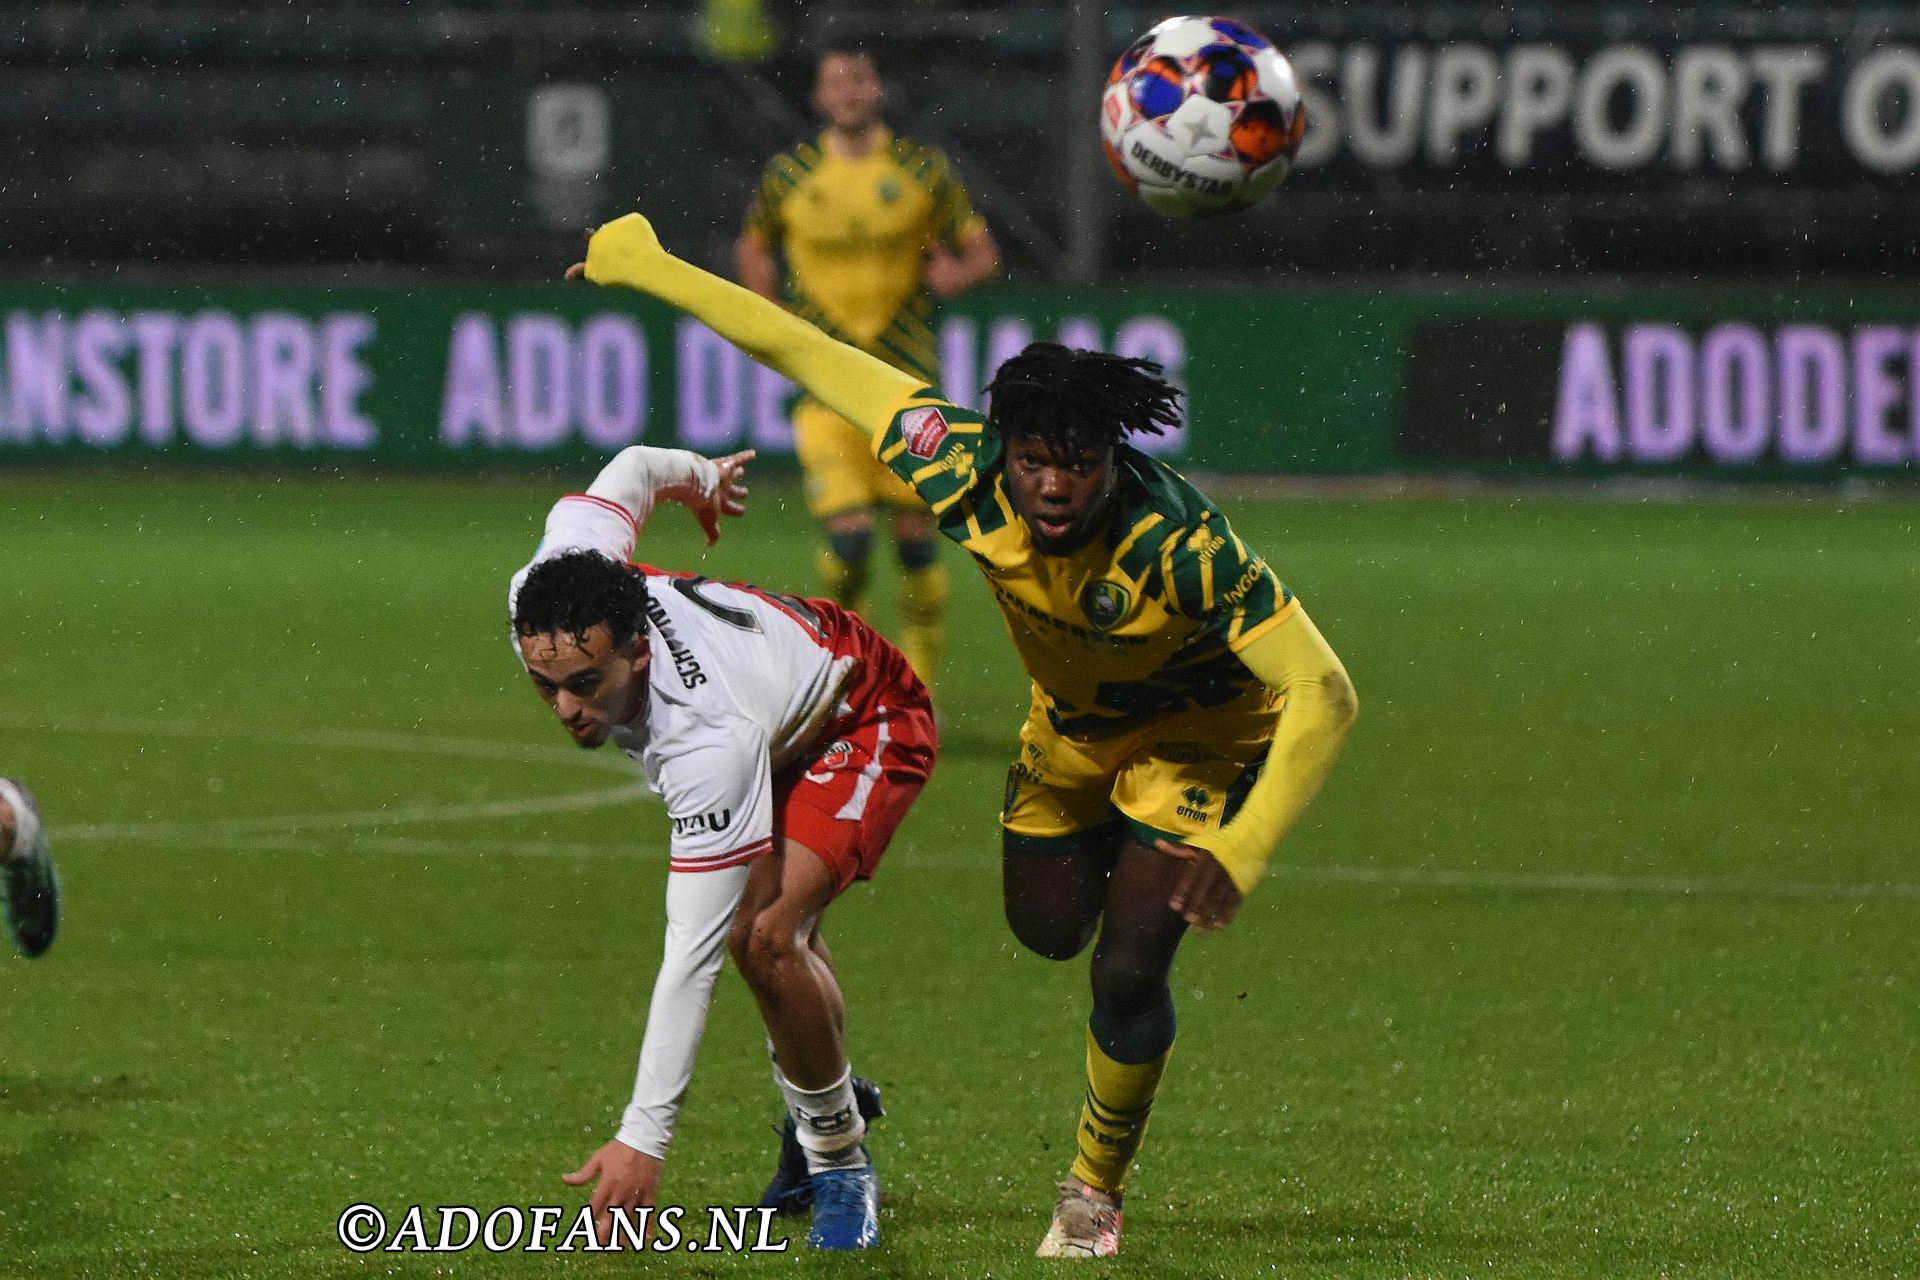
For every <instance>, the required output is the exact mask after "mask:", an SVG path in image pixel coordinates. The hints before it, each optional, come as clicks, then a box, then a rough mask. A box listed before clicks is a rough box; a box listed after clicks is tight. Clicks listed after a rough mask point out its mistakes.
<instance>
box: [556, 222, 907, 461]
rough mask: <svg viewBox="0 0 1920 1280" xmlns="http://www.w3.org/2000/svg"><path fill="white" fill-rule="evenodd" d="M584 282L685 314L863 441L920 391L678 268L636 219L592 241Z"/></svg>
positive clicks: (694, 271)
mask: <svg viewBox="0 0 1920 1280" xmlns="http://www.w3.org/2000/svg"><path fill="white" fill-rule="evenodd" d="M586 275H587V279H589V280H591V281H592V282H593V283H595V284H599V285H618V286H620V287H622V288H627V289H637V290H639V291H640V292H641V293H646V294H651V295H652V296H654V297H656V298H658V299H660V301H662V302H664V303H666V304H667V305H668V306H671V307H674V308H677V309H678V310H680V311H683V312H685V313H686V314H688V315H690V316H692V317H693V318H694V319H696V320H698V321H700V322H701V323H703V324H705V325H706V326H707V327H708V328H709V329H711V330H713V331H714V332H715V333H717V334H719V335H720V336H721V337H723V338H725V339H726V340H727V341H728V342H731V343H732V344H733V345H734V346H736V347H739V348H740V349H741V350H742V351H744V352H746V353H747V354H748V355H750V356H752V357H753V358H754V359H755V360H758V361H759V362H760V363H761V364H763V365H765V366H767V367H768V368H769V369H772V370H773V371H774V372H776V373H781V374H785V375H786V376H787V377H789V378H791V379H793V380H794V381H795V382H797V383H799V384H800V385H801V386H802V387H803V388H805V389H806V390H807V391H808V392H809V393H810V394H811V395H813V396H814V398H816V399H818V400H819V401H821V402H822V403H824V404H825V405H826V406H827V407H828V408H830V409H832V410H833V411H834V412H835V413H838V414H839V415H840V416H841V417H843V418H845V419H847V421H849V422H852V423H854V424H855V425H857V426H859V427H860V428H861V429H863V430H864V431H866V432H867V433H868V434H869V435H878V434H880V433H881V432H882V431H885V430H886V429H887V425H888V424H889V423H891V422H892V421H893V416H894V414H896V413H898V412H899V411H900V410H901V409H902V408H903V407H905V405H906V402H907V401H908V400H910V399H912V398H913V396H914V393H915V392H917V391H919V390H920V389H921V388H922V387H923V386H924V385H925V384H924V383H922V382H921V381H920V380H919V379H917V378H915V377H914V376H913V375H912V374H909V373H902V372H901V371H900V370H898V369H896V368H894V367H893V366H892V365H889V364H886V363H885V362H883V361H881V360H878V359H875V358H874V357H873V356H870V355H868V354H867V353H866V352H864V351H862V350H860V349H859V348H858V347H850V346H848V345H847V344H845V343H843V342H836V341H835V340H834V339H832V338H829V337H828V336H827V335H826V334H824V333H822V332H820V330H818V329H816V328H814V327H813V326H812V325H810V324H808V323H807V322H806V321H805V320H802V319H800V318H799V317H798V316H795V315H793V314H792V313H791V312H789V311H787V310H786V309H785V308H783V307H780V306H777V305H775V304H774V303H771V302H768V301H767V300H766V299H765V298H762V297H760V296H759V295H758V294H755V293H753V292H752V291H751V290H748V289H743V288H741V287H740V286H739V285H737V284H734V283H732V282H731V281H728V280H722V279H721V278H720V277H719V276H716V275H712V274H710V273H708V272H705V271H702V270H701V269H700V268H699V267H696V266H694V265H693V264H692V263H690V262H682V261H681V260H680V259H679V258H676V257H674V256H673V255H672V254H670V253H668V252H667V251H666V250H665V249H663V248H661V247H660V239H659V237H658V236H656V235H655V234H654V232H653V226H652V224H651V223H649V222H648V221H647V220H646V219H645V218H643V217H641V216H640V215H639V214H637V213H630V214H627V215H626V216H625V217H623V218H616V219H614V220H613V221H612V222H609V223H608V224H607V225H606V226H604V227H601V228H600V229H599V230H598V231H596V232H594V233H593V238H592V239H591V240H589V241H588V242H587V272H586Z"/></svg>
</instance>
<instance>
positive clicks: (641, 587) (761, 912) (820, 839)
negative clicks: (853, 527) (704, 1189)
mask: <svg viewBox="0 0 1920 1280" xmlns="http://www.w3.org/2000/svg"><path fill="white" fill-rule="evenodd" d="M750 456H751V455H735V456H734V457H731V458H726V459H722V460H720V462H718V463H715V462H713V461H709V460H708V459H705V458H702V457H700V456H698V455H696V454H692V453H687V452H684V451H681V450H663V449H651V448H646V447H644V446H636V447H634V448H630V449H627V450H625V451H624V452H622V453H621V454H620V455H619V456H618V457H616V458H615V459H614V460H613V462H612V463H610V464H609V465H608V466H607V467H606V469H605V470H604V471H602V472H601V473H600V476H599V478H598V479H596V480H595V481H594V483H593V485H592V486H591V487H590V488H589V489H588V490H587V492H586V493H584V494H575V495H571V496H569V497H566V498H562V499H561V500H560V501H559V502H558V503H556V504H555V505H554V507H553V510H552V511H551V512H550V513H549V514H548V516H547V523H546V532H545V536H544V537H543V538H542V540H541V543H540V547H539V550H538V551H537V552H536V553H535V555H534V559H533V562H532V563H531V564H529V565H528V566H527V567H526V568H525V569H522V570H521V571H520V572H519V573H518V574H516V575H515V577H514V580H513V587H512V592H511V595H510V600H509V603H510V608H511V612H512V618H513V631H514V638H515V642H516V644H517V646H518V649H519V653H520V657H521V660H522V662H523V663H524V664H525V666H526V668H527V673H528V674H529V675H530V676H531V677H532V679H533V682H534V684H535V686H536V687H537V688H538V689H539V690H540V693H541V695H542V696H543V697H544V698H545V699H546V700H547V702H548V704H549V705H550V706H551V707H552V708H553V710H554V713H555V715H557V716H558V717H559V718H560V721H561V723H562V724H564V725H565V726H566V728H567V730H568V732H569V733H571V734H572V735H573V737H574V740H575V741H577V742H578V743H580V745H582V746H584V747H598V746H600V745H601V744H602V743H605V742H608V741H611V742H613V743H614V745H616V746H618V747H619V748H620V749H622V750H623V751H625V752H626V753H627V754H628V755H629V756H631V757H633V759H635V760H636V761H638V762H639V764H640V767H641V769H642V771H643V772H644V774H645V776H646V780H647V785H648V787H649V788H650V789H651V790H652V791H653V792H654V793H655V794H657V795H659V796H660V797H661V798H662V799H663V800H665V801H666V805H667V813H668V816H669V818H670V819H671V821H672V828H673V836H672V844H671V863H670V869H669V873H668V877H667V892H666V906H667V931H666V947H665V953H664V955H663V957H662V959H661V963H660V973H659V976H658V978H657V979H656V980H655V984H654V991H653V1003H652V1006H651V1008H650V1010H649V1012H648V1016H647V1029H646V1035H645V1038H644V1041H643V1043H642V1045H641V1050H640V1066H639V1072H638V1074H637V1077H636V1079H635V1081H634V1090H633V1100H632V1102H631V1103H629V1105H628V1106H627V1109H626V1113H625V1116H624V1117H623V1119H622V1121H621V1124H620V1127H619V1130H618V1132H617V1133H616V1134H615V1136H614V1138H613V1139H612V1140H611V1141H609V1142H608V1143H607V1144H606V1145H604V1146H602V1147H601V1148H600V1149H599V1151H597V1152H595V1153H594V1155H593V1156H592V1157H591V1158H590V1159H589V1160H588V1161H587V1163H586V1164H585V1165H583V1166H582V1167H581V1169H580V1170H578V1171H577V1172H576V1173H574V1174H572V1175H569V1177H568V1181H569V1182H571V1183H573V1184H574V1185H585V1184H587V1183H592V1182H596V1181H597V1183H598V1186H597V1187H596V1189H595V1191H594V1193H593V1207H594V1209H595V1211H596V1213H600V1212H603V1211H605V1210H607V1209H609V1208H612V1207H622V1208H638V1207H641V1206H643V1205H650V1204H652V1203H653V1202H654V1198H655V1196H656V1194H657V1192H658V1187H659V1179H660V1171H661V1167H662V1163H663V1161H664V1159H665V1156H666V1151H667V1146H668V1143H669V1142H670V1141H671V1140H672V1137H673V1130H674V1124H675V1120H676V1118H677V1116H678V1112H679V1108H680V1103H681V1100H682V1098H683V1097H684V1096H685V1094H686V1090H687V1085H688V1082H689V1081H690V1080H691V1078H692V1075H693V1063H694V1057H695V1054H696V1053H697V1051H698V1049H699V1044H700V1038H701V1034H702V1032H703V1031H704V1030H705V1026H706V1019H707V1010H708V1005H709V1003H710V1001H711V999H712V995H713V985H714V980H715V979H716V977H717V976H718V974H719V971H720V965H721V962H722V959H723V956H724V955H725V954H728V953H730V954H731V955H732V956H733V958H734V961H735V963H736V965H737V966H738V967H739V969H740V972H741V976H742V977H743V978H745V980H746V982H747V985H748V987H749V988H750V989H751V990H752V991H753V993H754V997H755V999H756V1001H757V1002H758V1003H759V1006H760V1012H761V1018H762V1020H763V1021H764V1022H765V1024H766V1028H767V1035H768V1040H769V1043H770V1045H771V1047H772V1050H773V1054H774V1078H775V1081H776V1083H777V1084H778V1085H779V1087H780V1091H781V1093H782V1095H783V1096H784V1098H785V1101H786V1106H787V1111H788V1114H789V1115H790V1116H791V1117H792V1119H793V1121H794V1123H795V1126H796V1129H797V1134H798V1138H799V1141H800V1145H801V1147H802V1148H803V1149H804V1151H805V1155H806V1164H807V1169H808V1172H809V1175H810V1181H811V1184H812V1190H813V1196H814V1205H815V1209H814V1221H813V1227H812V1230H811V1231H810V1232H809V1233H808V1242H809V1243H810V1244H812V1245H814V1246H815V1247H818V1248H829V1249H856V1248H865V1247H868V1246H870V1245H871V1244H873V1243H874V1242H875V1240H876V1239H877V1236H878V1218H877V1211H878V1199H879V1192H878V1183H877V1181H876V1179H875V1176H874V1172H873V1167H872V1164H871V1162H870V1160H869V1158H868V1156H867V1152H866V1149H865V1146H864V1144H863V1142H862V1138H863V1137H864V1135H865V1121H864V1119H863V1118H862V1116H861V1113H860V1109H859V1108H858V1106H857V1105H856V1103H855V1099H854V1096H853V1089H852V1083H851V1075H852V1073H851V1068H850V1066H849V1065H848V1058H847V1051H846V1044H845V1031H844V1027H845V1017H846V1010H845V1005H844V1003H843V1001H842V999H841V995H840V988H839V984H838V982H837V981H836V980H835V978H834V974H833V969H832V967H831V964H830V963H829V957H828V954H827V951H826V948H825V945H824V944H823V943H822V942H821V940H820V932H819V926H820V920H821V916H822V915H823V913H824V912H825V911H826V909H827V907H828V906H829V904H830V903H831V902H832V901H833V899H834V898H835V897H836V896H837V895H838V894H839V893H840V892H841V891H842V890H844V889H845V888H846V887H847V886H848V885H849V884H850V883H852V882H853V881H854V880H855V879H864V878H866V877H868V876H871V875H872V874H873V871H874V868H875V867H876V866H877V865H878V863H879V861H880V858H881V855H882V854H883V853H884V852H885V851H886V847H887V842H888V840H889V839H890V838H891V837H892V835H893V831H894V829H895V828H896V827H897V826H898V825H899V823H900V820H901V818H902V817H904V816H905V814H906V811H907V808H908V806H909V805H910V804H911V803H912V802H913V799H914V797H915V796H917V795H918V794H919V792H920V789H921V788H922V787H923V786H924V785H925V784H926V780H927V776H928V774H929V773H930V772H931V770H932V768H933V761H934V754H935V751H936V747H937V742H936V735H935V731H934V726H933V713H932V709H931V706H930V704H929V702H928V698H927V692H926V689H925V688H924V687H923V686H922V685H921V683H920V681H919V680H918V679H917V678H916V677H915V676H914V674H913V670H912V668H911V667H910V666H909V665H908V664H907V660H906V659H905V658H904V657H903V656H902V655H901V654H900V652H899V651H898V650H897V649H895V648H893V646H892V645H890V644H888V643H887V642H886V641H885V640H884V639H882V638H881V637H880V635H879V634H878V633H877V632H875V631H873V630H872V629H871V628H870V627H868V626H867V625H866V624H865V623H864V622H862V621H861V620H860V619H859V618H857V617H855V616H854V615H852V614H850V613H847V612H845V611H844V610H842V609H839V608H837V607H835V606H834V605H832V604H830V603H828V602H826V601H819V600H799V599H793V598H789V597H786V596H780V595H775V594H773V593H771V592H766V591H761V590H758V589H756V588H753V587H749V586H744V585H739V584H726V583H719V582H712V581H709V580H707V579H705V578H701V577H697V576H694V575H688V574H673V573H666V572H663V571H661V570H658V569H654V568H651V567H648V566H645V565H635V564H632V563H630V558H631V556H632V554H633V549H634V542H635V539H636V537H637V536H638V534H639V531H640V529H641V527H642V526H643V525H644V524H645V522H646V519H647V516H648V514H649V513H650V512H651V511H652V508H653V505H654V503H655V501H656V500H658V499H660V498H669V499H672V500H675V501H679V502H682V503H684V504H686V505H688V506H689V507H691V508H693V509H694V510H695V512H696V513H697V514H699V515H700V517H701V520H702V523H703V524H704V525H705V527H706V528H707V532H708V537H709V539H710V540H711V539H712V538H714V537H716V536H717V535H718V523H719V516H720V515H721V514H722V513H723V512H724V513H727V514H739V513H740V511H741V510H742V509H743V507H742V505H741V504H742V501H743V499H744V496H745V492H746V491H745V489H744V488H742V487H740V485H739V472H740V468H741V466H743V465H744V463H745V461H746V460H747V458H748V457H750ZM610 1226H611V1224H610V1223H603V1232H605V1231H606V1230H607V1229H608V1228H610Z"/></svg>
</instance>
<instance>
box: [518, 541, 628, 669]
mask: <svg viewBox="0 0 1920 1280" xmlns="http://www.w3.org/2000/svg"><path fill="white" fill-rule="evenodd" d="M646 616H647V580H646V575H645V574H643V573H641V572H640V570H638V569H636V568H634V567H633V566H632V565H630V564H620V563H619V562H617V561H614V560H610V559H608V558H607V557H606V556H603V555H601V554H600V553H599V552H598V551H569V552H567V553H566V554H564V555H558V556H554V557H553V558H552V559H551V560H542V561H540V562H539V563H538V564H536V565H534V566H533V568H532V569H530V570H528V572H527V577H526V581H524V582H522V583H521V584H520V594H519V595H518V596H517V597H515V599H514V608H513V619H512V622H513V633H514V634H515V635H516V636H543V635H567V636H572V637H573V639H574V642H575V643H577V644H581V645H585V644H586V642H587V632H589V631H591V630H593V629H594V628H595V627H597V626H599V625H600V624H601V623H605V624H606V625H607V627H608V628H609V629H610V630H611V631H612V632H613V643H614V645H615V646H616V647H618V646H621V645H624V644H626V643H627V642H628V641H630V640H632V639H633V638H634V637H635V636H636V635H639V634H640V628H641V626H643V625H644V624H645V621H646Z"/></svg>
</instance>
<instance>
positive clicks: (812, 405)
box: [793, 399, 926, 520]
mask: <svg viewBox="0 0 1920 1280" xmlns="http://www.w3.org/2000/svg"><path fill="white" fill-rule="evenodd" d="M793 443H794V447H795V449H796V450H797V451H798V453H799V454H800V466H801V469H802V470H803V471H805V473H806V493H807V510H808V511H810V512H812V513H813V518H814V519H816V520H826V519H830V518H831V517H833V516H837V515H840V514H842V513H843V512H847V511H857V510H863V509H865V508H867V507H871V506H872V505H874V504H875V503H876V502H884V503H886V504H887V505H888V506H890V507H906V508H908V509H911V510H921V509H924V508H925V507H926V503H924V502H922V501H921V500H920V497H919V495H918V494H916V493H914V491H913V489H912V487H911V486H909V485H908V484H907V482H906V481H904V480H902V479H901V478H900V477H899V476H896V475H895V474H893V472H891V471H889V470H888V469H887V468H886V467H885V466H884V465H882V464H881V462H880V459H878V458H876V457H874V456H873V440H872V438H871V437H869V436H868V435H867V433H866V432H864V431H862V430H861V429H860V428H858V427H856V426H854V425H853V424H852V423H851V422H848V421H847V420H846V419H845V418H843V417H841V416H840V415H839V414H837V413H835V412H834V411H833V410H831V409H829V408H827V407H826V406H825V405H823V404H821V403H820V402H819V401H817V400H812V399H807V400H802V401H801V402H800V404H799V406H798V407H796V408H795V409H794V411H793Z"/></svg>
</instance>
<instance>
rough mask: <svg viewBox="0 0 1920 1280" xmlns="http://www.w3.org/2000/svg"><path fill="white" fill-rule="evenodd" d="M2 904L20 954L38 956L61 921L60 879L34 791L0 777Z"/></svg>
mask: <svg viewBox="0 0 1920 1280" xmlns="http://www.w3.org/2000/svg"><path fill="white" fill-rule="evenodd" d="M0 907H4V908H5V913H6V918H7V934H8V936H10V937H11V938H12V939H13V945H14V946H15V947H16V948H17V949H18V950H19V952H20V954H21V955H23V956H26V957H28V958H32V957H34V956H37V955H40V954H42V953H43V952H45V951H46V949H47V948H48V947H50V946H52V945H53V935H54V933H55V931H56V930H57V929H58V928H59V925H60V881H59V878H58V877H57V876H55V874H54V870H53V852H52V850H51V849H49V848H48V846H47V829H46V826H45V825H44V824H43V823H42V822H41V820H40V807H39V805H38V804H36V803H35V802H34V798H33V793H32V792H31V791H28V790H27V789H26V787H24V786H22V785H21V784H20V783H18V782H15V781H14V780H13V779H11V778H0Z"/></svg>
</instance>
